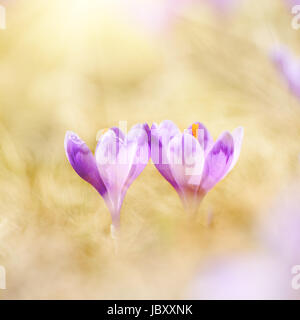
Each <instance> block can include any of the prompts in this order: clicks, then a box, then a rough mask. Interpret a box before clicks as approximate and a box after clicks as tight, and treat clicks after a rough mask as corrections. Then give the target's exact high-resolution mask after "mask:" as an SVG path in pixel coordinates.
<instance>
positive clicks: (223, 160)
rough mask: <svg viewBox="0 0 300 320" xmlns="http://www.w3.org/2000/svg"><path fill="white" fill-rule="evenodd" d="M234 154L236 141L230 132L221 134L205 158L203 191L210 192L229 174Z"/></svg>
mask: <svg viewBox="0 0 300 320" xmlns="http://www.w3.org/2000/svg"><path fill="white" fill-rule="evenodd" d="M233 154H234V141H233V138H232V136H231V134H230V133H229V132H224V133H222V134H221V136H220V137H219V139H218V140H217V141H216V143H215V144H214V146H213V147H212V149H211V150H210V152H209V153H208V155H207V156H206V158H205V165H204V171H203V176H202V182H201V187H200V188H201V189H203V190H205V191H209V190H210V189H211V188H212V187H213V186H214V185H215V184H216V183H218V182H219V181H220V180H221V179H222V178H223V177H225V175H226V174H227V173H228V171H229V168H230V166H231V163H232V160H233Z"/></svg>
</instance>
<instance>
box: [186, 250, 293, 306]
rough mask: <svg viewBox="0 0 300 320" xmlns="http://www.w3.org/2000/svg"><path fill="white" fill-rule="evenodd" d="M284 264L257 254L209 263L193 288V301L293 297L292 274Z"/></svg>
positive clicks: (213, 260) (200, 273) (215, 259)
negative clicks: (291, 293) (291, 294)
mask: <svg viewBox="0 0 300 320" xmlns="http://www.w3.org/2000/svg"><path fill="white" fill-rule="evenodd" d="M285 271H286V270H285V269H284V266H283V265H282V263H281V261H280V260H279V259H277V258H274V257H272V256H271V255H267V254H261V253H257V252H253V253H252V252H251V253H240V254H237V255H230V256H224V257H219V258H214V259H211V260H210V261H208V262H206V263H205V265H204V266H203V267H202V269H201V270H200V272H199V273H198V274H197V276H196V277H195V279H194V281H193V283H192V284H191V287H190V293H189V298H192V299H206V300H215V299H217V300H223V299H229V300H245V299H246V300H253V299H254V300H264V299H286V298H290V296H289V292H290V291H292V290H291V289H290V287H291V285H290V281H291V280H290V277H291V276H290V273H289V272H285Z"/></svg>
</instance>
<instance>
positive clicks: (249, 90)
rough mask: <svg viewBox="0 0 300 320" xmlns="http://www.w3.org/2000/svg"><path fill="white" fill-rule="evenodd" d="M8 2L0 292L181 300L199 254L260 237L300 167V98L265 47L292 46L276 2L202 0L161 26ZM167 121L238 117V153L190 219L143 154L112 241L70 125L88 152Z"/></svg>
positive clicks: (1, 95)
mask: <svg viewBox="0 0 300 320" xmlns="http://www.w3.org/2000/svg"><path fill="white" fill-rule="evenodd" d="M5 4H6V3H5ZM6 7H7V24H8V25H7V29H6V30H0V48H1V51H0V70H1V72H0V137H1V144H0V265H4V266H5V267H6V269H7V287H8V289H7V290H6V291H0V298H6V299H13V298H14V299H24V298H25V299H28V298H91V299H93V298H102V299H105V298H119V299H121V298H128V299H130V298H157V299H159V298H169V299H172V298H183V297H184V292H185V289H186V287H187V286H188V285H189V283H190V281H192V280H193V275H194V273H195V271H196V270H197V267H198V265H199V264H201V262H202V261H203V260H204V259H205V258H206V257H207V256H209V255H211V254H212V253H215V252H229V251H235V250H240V249H244V248H248V247H252V246H256V245H257V244H256V243H255V241H254V240H253V231H254V229H255V222H256V221H257V220H258V219H259V216H260V215H261V214H263V212H264V210H265V209H266V208H267V207H268V206H269V204H270V201H271V200H272V198H273V197H274V195H275V194H276V192H277V190H279V188H280V187H281V186H282V185H285V184H289V183H290V181H291V180H293V179H295V178H297V177H298V176H299V157H298V155H299V150H300V148H299V141H300V140H299V137H300V117H299V116H300V108H299V107H300V103H299V101H297V100H296V99H295V98H294V97H293V96H292V95H291V94H290V93H289V92H288V90H287V88H286V86H285V84H284V82H283V81H282V80H281V79H280V77H279V75H278V74H277V72H276V70H274V68H273V66H272V64H271V63H270V61H269V59H268V50H269V49H270V48H271V47H272V46H273V45H277V44H278V43H280V42H284V43H286V44H288V45H289V46H291V47H292V49H293V50H295V52H296V53H298V54H299V53H300V47H299V32H297V31H295V30H293V29H292V28H291V26H290V20H291V16H290V15H289V12H288V11H287V10H286V8H285V7H284V5H283V4H282V3H281V1H274V0H272V1H271V0H264V1H260V2H259V4H258V3H254V1H246V2H245V4H244V5H243V6H242V7H241V8H239V9H238V10H237V11H236V12H234V13H233V14H232V16H230V17H220V16H217V15H215V13H214V12H211V11H210V10H209V8H205V7H203V6H201V5H197V4H195V5H194V6H193V7H192V8H190V9H187V10H186V11H185V12H183V13H182V15H181V16H179V17H178V19H177V21H176V24H175V25H174V26H173V28H170V30H168V32H163V33H162V34H161V35H152V34H149V33H147V31H146V30H143V29H142V28H140V27H139V26H138V25H134V23H129V22H128V21H127V20H126V19H124V14H123V12H122V10H120V8H118V6H117V5H108V4H107V3H105V4H103V3H101V2H100V1H89V2H87V1H76V5H75V4H74V1H70V0H65V1H58V0H52V1H40V0H39V1H38V0H30V1H29V0H26V1H25V0H23V1H22V0H19V1H18V0H16V1H12V2H11V3H10V4H9V5H8V4H6ZM164 119H170V120H173V121H175V122H176V123H177V124H178V126H179V127H180V128H181V129H184V128H185V127H187V126H188V125H190V124H191V123H192V122H194V121H201V122H203V123H204V124H205V125H206V126H207V127H208V129H209V130H210V131H211V132H212V134H213V136H214V138H217V136H218V135H219V134H220V133H221V132H222V131H223V130H230V131H231V130H233V129H234V128H235V127H237V126H239V125H242V126H244V128H245V139H244V143H243V149H242V153H241V157H240V160H239V162H238V164H237V165H236V167H235V169H234V170H233V172H232V173H231V174H230V175H229V176H228V177H227V178H226V179H225V180H224V181H222V182H220V183H219V184H218V185H217V186H216V187H215V188H214V189H213V190H212V191H211V192H210V193H209V194H208V196H207V197H206V198H205V199H204V201H203V204H202V206H201V207H200V210H199V214H198V216H197V219H196V220H195V221H189V220H188V218H187V217H186V215H185V213H184V212H183V210H182V207H181V203H180V201H179V199H178V197H177V195H176V193H175V191H174V190H173V189H172V188H171V187H170V186H169V184H168V183H167V182H166V181H165V180H163V179H162V178H161V176H160V175H159V173H158V172H157V171H156V169H155V168H154V166H153V165H151V164H149V165H148V166H147V167H146V169H145V171H144V172H143V173H142V174H141V176H140V177H139V178H138V179H137V180H136V181H135V182H134V184H133V185H132V186H131V188H130V189H129V191H128V193H127V196H126V198H125V201H124V205H123V209H122V212H121V219H122V236H121V240H120V244H119V246H120V247H119V252H118V254H117V255H116V254H115V253H114V243H113V242H112V240H111V239H110V235H109V227H110V216H109V213H108V210H107V208H106V207H105V205H104V202H103V200H102V199H101V198H100V197H99V196H98V194H97V193H96V192H95V191H94V190H93V189H92V188H91V187H90V186H89V185H88V184H86V183H85V182H84V181H82V180H81V179H80V178H79V177H78V176H77V175H76V174H75V173H74V171H73V169H72V168H71V166H70V165H69V163H68V162H67V160H66V157H65V153H64V149H63V140H64V134H65V131H66V130H73V131H75V132H77V133H78V134H79V135H80V136H81V138H83V139H84V140H85V141H86V142H87V144H88V145H89V146H90V148H91V149H92V150H94V147H95V145H96V139H95V138H96V133H97V131H98V130H99V129H101V128H106V127H110V126H115V125H118V122H119V121H120V120H127V121H128V125H129V126H131V125H133V124H135V123H137V122H144V121H147V122H148V123H149V124H151V123H152V122H153V121H156V122H160V121H162V120H164ZM211 216H212V217H213V219H212V223H209V219H211Z"/></svg>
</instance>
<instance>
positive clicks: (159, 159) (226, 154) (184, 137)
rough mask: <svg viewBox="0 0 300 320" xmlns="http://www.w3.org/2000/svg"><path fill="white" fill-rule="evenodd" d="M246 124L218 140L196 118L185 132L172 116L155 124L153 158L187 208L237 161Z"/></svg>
mask: <svg viewBox="0 0 300 320" xmlns="http://www.w3.org/2000/svg"><path fill="white" fill-rule="evenodd" d="M242 139H243V128H242V127H238V128H237V129H235V130H234V131H233V132H232V134H231V133H229V132H227V131H225V132H223V133H222V134H221V135H220V137H219V138H218V139H217V141H216V142H214V141H213V139H212V137H211V135H210V133H209V132H208V130H207V129H206V128H205V126H204V125H203V124H202V123H200V122H196V123H194V124H192V125H191V126H190V127H189V128H188V129H186V130H185V131H184V132H183V133H181V132H180V130H179V129H178V128H177V126H176V125H175V124H174V123H173V122H172V121H169V120H166V121H163V122H162V123H161V124H160V125H157V124H156V123H154V124H153V125H152V128H151V158H152V161H153V162H154V164H155V166H156V168H157V169H158V171H159V172H160V173H161V175H162V176H163V177H164V178H165V179H166V180H167V181H168V182H169V183H170V184H171V185H172V186H173V187H174V188H175V190H176V191H177V193H178V195H179V196H180V199H181V200H182V202H183V205H184V207H185V209H186V210H187V211H190V212H195V211H196V210H197V208H198V206H199V204H200V201H201V200H202V199H203V197H204V196H205V195H206V193H207V192H208V191H209V190H211V189H212V188H213V187H214V186H215V185H216V183H218V182H219V181H220V180H222V179H223V178H224V177H225V176H226V175H227V174H228V173H229V172H230V171H231V169H232V168H233V167H234V165H235V164H236V162H237V160H238V158H239V155H240V151H241V145H242Z"/></svg>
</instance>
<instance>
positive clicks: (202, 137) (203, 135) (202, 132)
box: [187, 122, 214, 154]
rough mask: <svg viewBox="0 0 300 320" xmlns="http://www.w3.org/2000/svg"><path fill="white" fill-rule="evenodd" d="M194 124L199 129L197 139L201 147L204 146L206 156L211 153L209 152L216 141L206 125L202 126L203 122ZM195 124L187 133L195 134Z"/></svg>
mask: <svg viewBox="0 0 300 320" xmlns="http://www.w3.org/2000/svg"><path fill="white" fill-rule="evenodd" d="M193 124H194V125H197V127H198V129H197V139H198V141H199V143H200V146H202V147H203V148H204V152H205V154H207V153H208V152H209V150H210V149H211V147H212V146H213V144H214V140H213V138H212V137H211V135H210V133H209V131H208V130H207V129H206V127H205V126H204V124H202V123H201V122H194V123H193ZM193 124H191V125H190V126H189V127H188V129H187V132H188V133H189V134H191V135H193V132H192V128H193Z"/></svg>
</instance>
